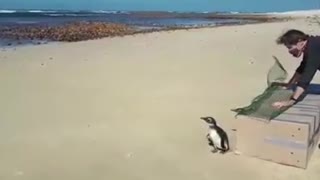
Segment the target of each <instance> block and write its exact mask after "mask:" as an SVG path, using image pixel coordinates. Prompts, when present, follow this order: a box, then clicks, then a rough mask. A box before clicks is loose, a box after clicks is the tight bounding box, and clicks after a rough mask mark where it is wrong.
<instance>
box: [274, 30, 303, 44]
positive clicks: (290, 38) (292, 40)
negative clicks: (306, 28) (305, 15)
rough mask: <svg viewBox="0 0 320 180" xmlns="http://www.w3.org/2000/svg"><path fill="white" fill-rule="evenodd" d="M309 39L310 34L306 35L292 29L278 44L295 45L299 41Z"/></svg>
mask: <svg viewBox="0 0 320 180" xmlns="http://www.w3.org/2000/svg"><path fill="white" fill-rule="evenodd" d="M308 37H309V35H308V34H305V33H304V32H302V31H300V30H297V29H290V30H288V31H287V32H285V33H284V34H283V35H281V36H280V37H279V38H278V39H277V41H276V42H277V44H284V45H295V44H297V43H298V42H299V41H305V40H307V39H308Z"/></svg>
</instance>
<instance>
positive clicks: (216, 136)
mask: <svg viewBox="0 0 320 180" xmlns="http://www.w3.org/2000/svg"><path fill="white" fill-rule="evenodd" d="M209 138H210V139H211V140H212V142H213V144H214V145H216V146H217V147H218V148H222V147H221V137H220V135H219V134H218V133H217V131H215V130H212V129H210V131H209Z"/></svg>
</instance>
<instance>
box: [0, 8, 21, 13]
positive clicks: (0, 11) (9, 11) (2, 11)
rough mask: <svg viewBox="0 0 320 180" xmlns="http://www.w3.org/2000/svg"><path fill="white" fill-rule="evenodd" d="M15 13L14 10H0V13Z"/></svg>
mask: <svg viewBox="0 0 320 180" xmlns="http://www.w3.org/2000/svg"><path fill="white" fill-rule="evenodd" d="M15 12H17V11H14V10H5V9H4V10H0V13H15Z"/></svg>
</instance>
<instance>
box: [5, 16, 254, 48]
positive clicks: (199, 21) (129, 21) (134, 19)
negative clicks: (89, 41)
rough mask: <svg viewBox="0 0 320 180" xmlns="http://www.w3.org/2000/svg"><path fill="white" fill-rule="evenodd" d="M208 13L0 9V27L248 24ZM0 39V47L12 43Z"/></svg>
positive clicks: (157, 26) (146, 27) (138, 26)
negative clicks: (80, 24)
mask: <svg viewBox="0 0 320 180" xmlns="http://www.w3.org/2000/svg"><path fill="white" fill-rule="evenodd" d="M208 14H209V13H208V12H200V13H199V12H196V13H193V12H191V13H180V12H129V11H68V10H59V11H57V10H0V30H1V29H2V28H11V27H24V26H56V25H62V24H64V23H70V22H80V21H86V22H111V23H121V24H126V25H130V26H132V27H136V28H137V30H138V29H140V30H144V29H148V28H160V29H161V28H168V27H185V28H188V27H202V26H206V27H208V26H216V25H224V24H237V23H244V21H245V22H249V20H241V19H231V18H230V19H228V18H227V19H226V18H223V19H219V18H208ZM11 41H12V40H10V39H3V38H2V41H1V43H0V45H3V44H8V43H10V44H12V43H11Z"/></svg>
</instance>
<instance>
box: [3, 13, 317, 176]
mask: <svg viewBox="0 0 320 180" xmlns="http://www.w3.org/2000/svg"><path fill="white" fill-rule="evenodd" d="M289 28H298V29H301V30H305V31H306V32H309V33H312V34H316V33H318V32H320V26H318V25H316V24H311V23H310V22H308V21H307V20H301V19H300V20H295V21H289V22H276V23H266V24H255V25H244V26H229V27H219V28H207V29H194V30H189V31H185V30H181V31H174V32H156V33H151V34H140V35H135V36H128V37H123V38H121V37H119V38H118V37H117V38H112V39H108V38H107V39H102V40H92V41H87V42H78V43H67V44H48V45H41V46H26V47H19V48H17V49H16V50H15V49H12V48H10V49H5V50H2V51H0V81H1V84H2V86H1V89H0V95H1V102H0V124H1V126H0V128H1V129H0V138H1V140H0V143H1V144H0V159H1V161H0V179H1V180H14V179H23V180H89V179H92V180H106V179H107V180H144V179H145V180H158V179H159V180H164V179H172V180H206V179H208V180H213V179H223V180H235V179H246V180H257V179H260V180H271V179H277V180H284V179H288V180H289V179H294V180H300V179H301V180H302V179H303V180H305V179H310V180H316V179H319V177H320V153H319V150H316V152H315V154H314V156H313V158H312V161H311V162H310V164H309V168H308V169H307V170H302V169H297V168H293V167H286V166H282V165H278V164H275V163H271V162H266V161H262V160H259V159H255V158H248V157H245V156H236V155H234V154H233V153H229V154H226V155H224V156H221V155H214V154H212V153H211V152H210V151H209V150H210V149H209V147H208V145H207V141H206V139H205V135H206V132H207V126H206V125H205V124H204V123H203V122H202V121H201V120H200V119H199V117H200V116H205V115H211V116H213V117H215V118H216V119H217V121H218V123H219V124H220V125H221V126H223V127H224V128H226V129H227V130H228V129H231V128H232V125H233V122H234V113H233V112H231V111H230V109H232V108H235V107H239V106H243V105H247V104H248V103H249V102H250V100H251V99H252V98H253V97H255V96H256V95H257V94H259V93H261V92H262V91H263V90H264V89H265V87H266V73H267V71H268V69H269V68H270V67H271V66H272V65H273V63H274V60H273V59H272V55H275V56H277V57H278V58H279V59H280V60H281V62H282V63H283V64H284V66H285V68H286V69H287V70H288V71H289V72H290V73H292V72H293V70H294V69H295V67H296V66H297V65H298V64H299V60H296V59H294V58H293V57H291V56H290V55H289V54H288V53H287V51H286V49H284V47H282V46H277V45H276V44H275V39H276V38H277V36H278V35H280V34H281V33H282V32H283V31H284V30H286V29H289ZM319 80H320V78H319V75H317V76H316V78H315V80H314V82H320V81H319Z"/></svg>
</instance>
